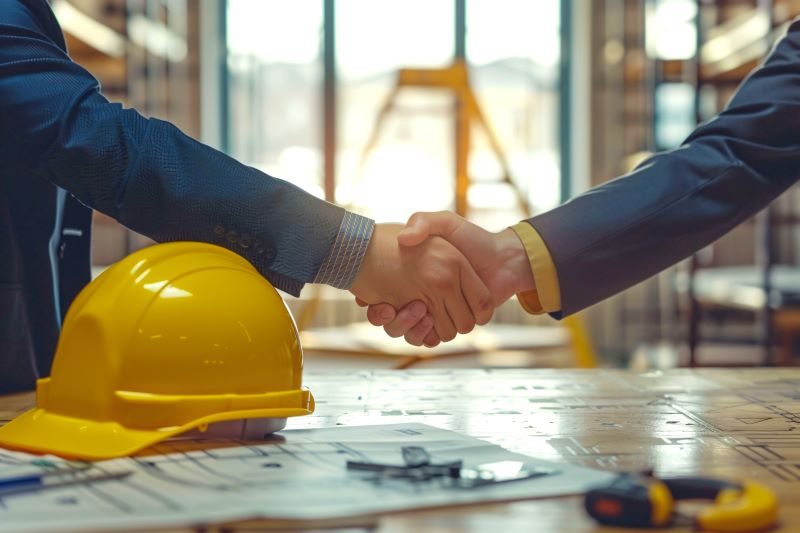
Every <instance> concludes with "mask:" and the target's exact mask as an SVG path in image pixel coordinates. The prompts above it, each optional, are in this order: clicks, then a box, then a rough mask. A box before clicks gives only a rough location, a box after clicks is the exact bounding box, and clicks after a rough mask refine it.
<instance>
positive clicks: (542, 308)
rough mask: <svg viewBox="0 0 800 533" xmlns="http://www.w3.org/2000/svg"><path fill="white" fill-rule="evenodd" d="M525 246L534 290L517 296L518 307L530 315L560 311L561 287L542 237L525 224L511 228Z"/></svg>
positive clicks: (521, 223)
mask: <svg viewBox="0 0 800 533" xmlns="http://www.w3.org/2000/svg"><path fill="white" fill-rule="evenodd" d="M511 229H513V230H514V232H515V233H516V234H517V236H518V237H519V239H520V240H521V241H522V245H523V246H525V251H526V252H527V253H528V260H529V261H530V262H531V271H532V272H533V281H534V283H535V285H536V289H534V290H532V291H528V292H523V293H520V294H517V298H518V299H519V303H520V305H522V308H523V309H525V310H526V311H527V312H529V313H531V314H542V313H556V312H558V311H560V310H561V287H560V286H559V283H558V272H556V265H555V264H554V263H553V258H552V257H551V256H550V251H549V250H548V249H547V245H545V243H544V241H543V240H542V237H541V236H540V235H539V233H538V232H537V231H536V230H535V229H533V226H531V225H530V224H528V223H527V222H524V221H523V222H520V223H519V224H516V225H514V226H512V227H511Z"/></svg>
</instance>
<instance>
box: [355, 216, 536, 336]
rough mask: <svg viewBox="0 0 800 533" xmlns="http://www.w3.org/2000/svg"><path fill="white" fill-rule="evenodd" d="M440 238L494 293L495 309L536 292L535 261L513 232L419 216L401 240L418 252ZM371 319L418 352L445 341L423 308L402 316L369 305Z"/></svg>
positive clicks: (413, 218) (387, 308)
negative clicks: (517, 295)
mask: <svg viewBox="0 0 800 533" xmlns="http://www.w3.org/2000/svg"><path fill="white" fill-rule="evenodd" d="M435 235H438V236H441V237H443V238H444V239H445V240H447V241H449V242H450V243H451V244H453V245H454V246H455V247H456V248H458V249H459V250H460V251H461V253H463V254H464V256H465V257H466V258H467V260H468V261H469V262H470V263H471V264H472V266H473V268H474V269H475V272H476V273H477V274H478V276H480V278H481V279H482V280H483V282H484V283H485V284H486V286H487V287H488V289H489V291H490V292H491V294H492V305H493V306H494V307H497V306H498V305H500V304H501V303H503V302H505V301H506V300H508V299H509V298H510V297H511V296H513V295H514V294H515V293H518V292H525V291H529V290H532V289H533V288H534V280H533V273H532V272H531V266H530V260H529V259H528V255H527V253H526V251H525V248H524V246H523V245H522V242H521V241H520V240H519V238H518V237H517V235H516V233H514V231H513V230H512V229H510V228H507V229H505V230H503V231H500V232H498V233H490V232H488V231H486V230H484V229H483V228H481V227H479V226H476V225H475V224H472V223H471V222H468V221H467V220H465V219H463V218H461V217H460V216H458V215H456V214H455V213H450V212H447V211H441V212H438V213H415V214H414V215H412V216H411V218H410V219H409V220H408V225H407V226H406V228H405V229H404V230H403V231H401V232H400V233H399V234H398V236H397V240H398V242H399V243H400V244H401V245H403V246H406V247H415V246H418V245H420V244H421V243H424V242H425V240H426V239H427V238H428V237H430V236H435ZM387 303H388V302H387ZM368 317H369V320H370V322H371V323H373V324H375V325H377V326H384V329H386V330H387V332H389V331H391V332H392V334H394V335H395V336H399V335H400V334H402V335H404V336H405V339H406V341H407V342H409V343H410V344H414V345H416V346H419V345H420V344H425V345H426V346H435V345H437V344H439V341H440V340H445V339H443V338H442V337H441V336H439V335H438V334H437V332H436V331H435V330H433V329H432V328H431V327H430V324H429V321H427V320H425V315H424V313H422V314H421V313H420V306H419V302H414V303H412V304H411V305H409V306H406V307H405V308H403V309H402V310H400V312H399V313H398V312H396V311H395V308H393V307H392V306H391V305H383V304H379V305H370V308H369V311H368Z"/></svg>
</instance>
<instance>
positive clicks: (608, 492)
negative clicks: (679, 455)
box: [584, 474, 778, 532]
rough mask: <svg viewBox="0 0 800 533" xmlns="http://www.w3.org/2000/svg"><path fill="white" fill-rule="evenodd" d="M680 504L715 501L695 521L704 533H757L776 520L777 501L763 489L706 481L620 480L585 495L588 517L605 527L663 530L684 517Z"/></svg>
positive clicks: (637, 477) (643, 476)
mask: <svg viewBox="0 0 800 533" xmlns="http://www.w3.org/2000/svg"><path fill="white" fill-rule="evenodd" d="M677 500H712V501H713V505H711V506H709V507H708V508H707V509H704V510H703V511H701V512H700V513H698V514H697V515H695V516H693V517H692V518H691V519H692V521H693V522H694V526H695V527H696V528H697V529H699V530H705V531H721V532H727V531H733V532H736V531H754V530H761V529H765V528H768V527H770V526H772V525H773V524H775V522H776V521H777V518H778V499H777V498H776V496H775V493H773V492H772V491H771V490H770V489H768V488H767V487H765V486H764V485H761V484H759V483H754V482H751V481H743V482H741V483H734V482H730V481H725V480H721V479H712V478H702V477H676V478H662V479H659V478H655V477H653V476H651V475H647V474H621V475H620V476H619V477H617V478H616V479H615V480H614V481H613V482H611V484H609V485H606V486H602V487H596V488H594V489H592V490H590V491H589V492H587V493H586V499H585V502H584V503H585V505H586V510H587V511H588V513H589V514H590V515H591V516H592V518H594V519H595V520H597V521H598V522H600V523H601V524H605V525H610V526H622V527H641V528H645V527H663V526H665V525H668V524H670V523H672V522H673V520H674V519H675V518H676V517H677V516H680V515H679V514H678V513H677V512H676V509H675V502H676V501H677Z"/></svg>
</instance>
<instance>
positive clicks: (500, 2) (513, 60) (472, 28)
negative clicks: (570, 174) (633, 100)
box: [467, 0, 560, 222]
mask: <svg viewBox="0 0 800 533" xmlns="http://www.w3.org/2000/svg"><path fill="white" fill-rule="evenodd" d="M559 32H560V11H559V1H558V0H537V1H536V2H530V1H528V0H469V1H468V2H467V59H468V62H469V66H470V77H471V80H472V85H473V88H474V89H475V91H476V93H477V98H478V102H479V104H480V106H481V107H482V109H483V112H484V114H485V115H486V118H487V120H488V122H489V124H490V126H491V128H492V130H493V131H494V133H495V134H496V136H497V138H498V141H499V144H500V146H501V147H502V149H503V151H504V152H505V155H506V157H507V160H508V162H509V166H510V169H511V174H512V178H513V179H514V181H515V182H516V183H517V186H518V187H519V188H520V189H521V190H522V191H523V193H524V194H525V195H526V196H527V198H528V201H529V202H530V203H531V205H532V207H533V208H534V209H535V210H537V211H539V210H542V209H546V208H550V207H553V206H555V205H556V204H557V203H558V201H559V195H560V186H559V183H560V171H559V147H558V99H559V94H558V72H559V70H558V69H559V59H560V36H559ZM473 133H475V135H474V141H473V143H472V155H471V160H470V175H471V177H472V178H473V179H474V180H475V181H481V182H486V184H485V185H478V186H474V187H473V188H472V191H471V194H470V197H469V199H470V204H471V205H474V206H476V207H487V208H488V207H493V208H502V207H507V208H508V209H507V212H508V213H509V217H511V218H512V219H513V218H514V217H517V219H518V218H519V213H518V212H516V211H515V209H514V207H515V205H516V203H515V198H514V195H513V191H511V190H510V189H509V188H507V187H501V186H498V185H491V182H493V181H494V182H496V181H497V180H498V178H499V177H500V176H502V171H501V168H500V164H499V160H498V158H497V155H496V154H495V153H494V151H493V150H492V149H491V147H490V145H489V143H488V142H487V139H486V137H485V136H484V135H483V134H482V133H481V132H473ZM513 221H514V220H511V222H513Z"/></svg>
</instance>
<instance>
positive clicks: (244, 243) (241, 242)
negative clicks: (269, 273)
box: [239, 233, 253, 248]
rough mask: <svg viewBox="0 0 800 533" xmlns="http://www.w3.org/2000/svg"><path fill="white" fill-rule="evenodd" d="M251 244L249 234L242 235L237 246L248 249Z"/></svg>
mask: <svg viewBox="0 0 800 533" xmlns="http://www.w3.org/2000/svg"><path fill="white" fill-rule="evenodd" d="M252 244H253V237H251V236H250V234H249V233H242V238H241V239H239V246H241V247H242V248H250V246H252Z"/></svg>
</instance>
